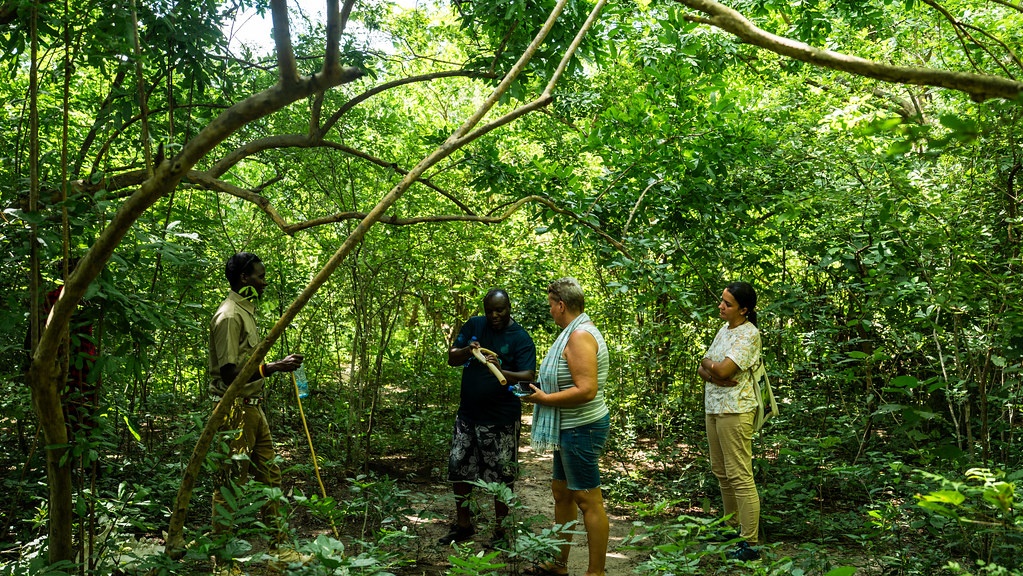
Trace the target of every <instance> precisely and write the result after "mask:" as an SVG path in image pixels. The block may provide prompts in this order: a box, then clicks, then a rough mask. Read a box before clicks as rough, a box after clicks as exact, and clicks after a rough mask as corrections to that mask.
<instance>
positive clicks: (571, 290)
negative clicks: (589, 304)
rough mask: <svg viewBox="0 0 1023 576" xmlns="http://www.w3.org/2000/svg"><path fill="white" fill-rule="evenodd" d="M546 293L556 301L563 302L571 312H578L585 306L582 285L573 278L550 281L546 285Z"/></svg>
mask: <svg viewBox="0 0 1023 576" xmlns="http://www.w3.org/2000/svg"><path fill="white" fill-rule="evenodd" d="M547 294H549V295H551V296H553V297H554V299H555V300H557V301H558V302H564V303H565V307H566V308H568V309H569V310H571V311H572V312H579V313H580V314H581V313H582V312H583V311H584V309H585V308H586V301H585V300H584V299H583V287H582V286H580V285H579V281H578V280H576V279H575V278H571V277H567V278H559V279H557V280H555V281H554V282H551V284H550V286H548V287H547Z"/></svg>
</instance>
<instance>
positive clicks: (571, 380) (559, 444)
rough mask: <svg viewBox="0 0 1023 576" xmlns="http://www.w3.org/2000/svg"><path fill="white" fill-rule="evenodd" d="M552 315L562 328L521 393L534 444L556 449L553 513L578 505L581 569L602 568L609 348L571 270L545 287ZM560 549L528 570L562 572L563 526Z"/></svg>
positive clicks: (570, 511) (572, 516)
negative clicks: (533, 382)
mask: <svg viewBox="0 0 1023 576" xmlns="http://www.w3.org/2000/svg"><path fill="white" fill-rule="evenodd" d="M547 300H548V303H549V304H550V307H551V317H552V318H553V319H554V322H555V323H556V324H557V325H558V327H560V328H561V329H562V331H561V334H560V335H559V336H558V338H557V340H555V341H554V344H553V345H552V346H551V349H550V351H549V352H548V353H547V356H546V357H545V358H544V359H543V362H541V363H540V386H539V388H537V387H535V386H534V390H536V392H535V393H534V394H532V395H531V396H528V397H526V398H523V400H525V401H527V402H532V403H533V404H536V408H535V409H534V411H533V430H532V446H533V449H534V450H537V451H539V452H544V451H547V450H553V451H554V470H553V472H552V480H551V492H552V493H553V494H554V521H555V522H556V523H557V524H565V523H567V522H572V521H574V520H576V518H577V517H578V516H577V515H578V513H577V512H576V510H577V509H578V510H579V511H581V512H582V515H583V526H584V527H585V529H586V542H587V545H588V547H589V565H588V567H587V570H586V575H587V576H603V575H604V562H605V557H606V556H607V541H608V520H607V513H606V512H605V511H604V498H603V495H602V494H601V491H600V469H599V468H598V460H599V459H600V455H601V453H602V452H603V451H604V443H605V442H606V441H607V433H608V428H609V421H610V417H609V414H608V409H607V405H606V404H605V403H604V386H605V383H606V382H607V373H608V363H609V362H608V351H607V344H606V343H605V342H604V337H603V336H602V335H601V333H600V330H598V329H597V327H596V326H595V325H594V324H593V322H591V321H590V317H589V316H588V315H587V314H586V313H585V312H583V308H584V305H585V303H584V300H583V290H582V287H581V286H579V282H578V281H576V280H575V279H574V278H562V279H560V280H556V281H554V282H553V283H552V284H551V285H550V286H549V287H548V288H547ZM563 537H564V539H565V544H564V545H563V546H562V547H561V556H560V558H558V559H557V560H555V561H553V562H548V563H546V564H540V565H538V566H536V567H535V568H534V569H533V571H532V573H533V574H542V575H548V576H549V575H556V576H561V575H563V574H567V573H568V569H567V565H568V553H569V550H570V548H571V544H570V543H571V539H572V536H571V534H564V535H563Z"/></svg>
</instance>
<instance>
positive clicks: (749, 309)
mask: <svg viewBox="0 0 1023 576" xmlns="http://www.w3.org/2000/svg"><path fill="white" fill-rule="evenodd" d="M725 290H728V293H729V294H731V295H732V297H733V298H735V303H736V304H738V305H739V308H740V309H741V308H745V309H746V319H747V320H749V321H750V323H751V324H753V325H754V326H756V325H757V310H756V308H757V291H756V290H754V289H753V285H752V284H750V283H749V282H732V283H731V284H729V285H728V286H726V287H725Z"/></svg>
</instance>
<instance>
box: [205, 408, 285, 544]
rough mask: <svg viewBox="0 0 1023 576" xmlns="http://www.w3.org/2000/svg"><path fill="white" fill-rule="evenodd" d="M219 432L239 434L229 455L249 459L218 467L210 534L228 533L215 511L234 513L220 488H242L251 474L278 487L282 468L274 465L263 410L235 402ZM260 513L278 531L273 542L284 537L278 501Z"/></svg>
mask: <svg viewBox="0 0 1023 576" xmlns="http://www.w3.org/2000/svg"><path fill="white" fill-rule="evenodd" d="M221 430H222V431H223V430H237V431H238V432H237V435H236V436H234V437H233V438H232V439H231V443H230V449H231V456H235V455H242V454H244V455H246V456H248V458H242V459H236V458H231V459H230V460H229V461H227V462H225V463H224V464H223V465H222V466H221V468H220V473H219V476H220V478H219V483H218V487H217V488H216V489H215V490H214V492H213V531H214V532H218V533H223V532H229V531H230V530H231V525H230V524H226V523H225V522H224V517H223V514H219V515H218V513H217V508H218V507H220V508H222V509H223V510H225V511H229V512H231V513H233V512H235V511H234V510H231V508H230V507H229V506H228V504H227V501H226V500H225V499H224V496H223V494H222V493H221V490H222V489H227V490H231V489H232V486H231V484H234V485H235V486H244V485H245V484H246V483H247V482H248V481H249V473H250V471H251V474H252V479H253V480H256V481H257V482H262V483H263V484H266V485H267V486H280V485H281V468H280V466H278V465H277V464H276V463H274V460H275V459H276V458H277V453H276V452H275V451H274V446H273V438H271V436H270V425H269V424H268V423H267V421H266V415H264V414H263V409H262V408H260V407H259V406H248V405H245V404H242V403H240V402H237V403H235V405H234V406H232V407H231V414H230V415H228V417H227V420H226V421H225V422H224V427H223V428H221ZM262 512H263V516H264V521H265V522H266V524H267V525H268V526H272V527H276V528H277V534H274V539H275V541H280V539H281V538H283V537H284V535H285V534H286V530H285V529H284V528H283V520H282V519H281V518H280V515H279V513H278V510H277V502H273V501H271V502H267V503H266V505H265V506H264V507H263V509H262Z"/></svg>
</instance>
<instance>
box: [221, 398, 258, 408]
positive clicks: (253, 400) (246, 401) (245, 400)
mask: <svg viewBox="0 0 1023 576" xmlns="http://www.w3.org/2000/svg"><path fill="white" fill-rule="evenodd" d="M213 398H214V399H215V400H216V401H217V402H220V399H221V398H223V396H214V397H213ZM262 401H263V399H262V398H241V397H238V398H235V399H234V403H235V404H244V405H246V406H259V403H260V402H262Z"/></svg>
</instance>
